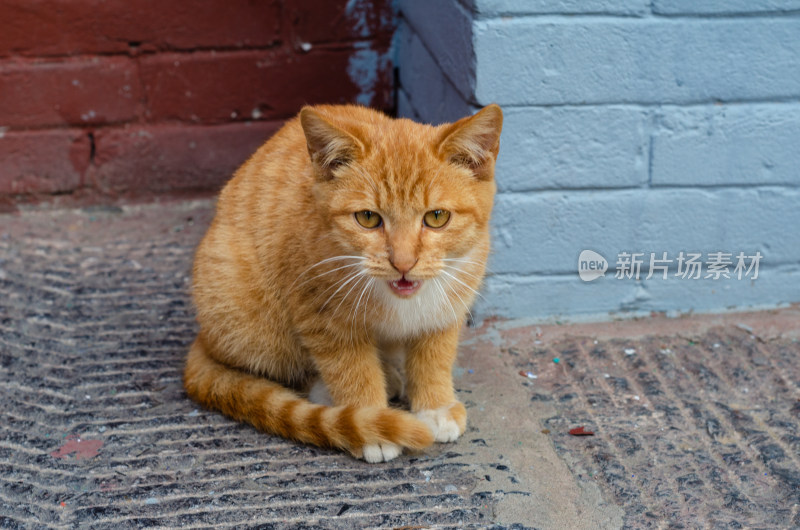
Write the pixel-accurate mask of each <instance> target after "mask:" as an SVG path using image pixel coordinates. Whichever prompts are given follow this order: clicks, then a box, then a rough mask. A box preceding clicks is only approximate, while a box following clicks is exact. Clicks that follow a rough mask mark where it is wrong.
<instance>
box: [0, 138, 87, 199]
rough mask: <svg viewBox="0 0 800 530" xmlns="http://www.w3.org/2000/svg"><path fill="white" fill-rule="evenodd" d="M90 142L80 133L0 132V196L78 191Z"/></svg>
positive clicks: (85, 165) (85, 166)
mask: <svg viewBox="0 0 800 530" xmlns="http://www.w3.org/2000/svg"><path fill="white" fill-rule="evenodd" d="M90 155H91V142H90V141H89V136H88V135H87V134H86V133H85V132H83V131H79V130H74V129H59V130H52V131H21V132H17V131H6V132H3V131H2V130H0V195H6V194H8V195H17V194H20V195H21V194H44V193H63V192H69V191H72V190H74V189H77V188H78V187H80V185H81V182H82V178H83V175H84V173H85V172H86V169H87V167H88V166H89V158H90Z"/></svg>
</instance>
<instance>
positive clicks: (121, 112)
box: [0, 57, 141, 127]
mask: <svg viewBox="0 0 800 530" xmlns="http://www.w3.org/2000/svg"><path fill="white" fill-rule="evenodd" d="M140 97H141V88H140V85H139V80H138V76H137V73H136V65H135V64H134V62H133V60H131V59H128V58H125V57H94V58H88V59H87V58H80V59H65V60H59V61H37V60H23V59H11V60H5V61H0V116H2V120H3V125H4V126H11V127H41V126H48V125H50V126H52V125H56V126H57V125H64V124H68V125H91V124H99V123H114V122H121V121H127V120H131V119H133V118H134V117H135V116H136V113H137V108H138V104H139V98H140Z"/></svg>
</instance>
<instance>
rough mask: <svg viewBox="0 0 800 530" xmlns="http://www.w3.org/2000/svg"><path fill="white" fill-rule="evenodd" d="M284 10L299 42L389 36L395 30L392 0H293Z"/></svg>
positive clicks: (297, 42) (384, 37)
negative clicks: (322, 0)
mask: <svg viewBox="0 0 800 530" xmlns="http://www.w3.org/2000/svg"><path fill="white" fill-rule="evenodd" d="M284 12H285V20H286V21H287V25H288V27H289V28H290V31H291V35H292V37H291V39H292V42H293V43H295V44H299V43H312V44H317V43H329V42H340V41H347V40H352V39H366V38H375V37H378V38H381V39H383V40H388V39H389V38H390V37H391V34H392V33H393V32H394V13H393V12H392V5H391V1H389V0H375V1H367V0H355V1H354V0H329V1H325V2H320V1H319V0H292V1H291V2H286V4H285V7H284Z"/></svg>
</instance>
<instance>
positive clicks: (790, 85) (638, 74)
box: [474, 17, 800, 105]
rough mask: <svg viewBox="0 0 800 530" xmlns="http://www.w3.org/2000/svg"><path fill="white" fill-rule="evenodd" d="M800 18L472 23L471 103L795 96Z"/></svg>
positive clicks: (799, 80) (799, 90)
mask: <svg viewBox="0 0 800 530" xmlns="http://www.w3.org/2000/svg"><path fill="white" fill-rule="evenodd" d="M798 34H800V19H798V18H796V17H786V18H749V17H745V18H735V19H695V18H693V19H686V20H682V21H681V23H679V24H678V23H675V22H674V21H664V20H658V19H647V20H646V21H643V20H639V19H617V20H608V19H597V20H586V19H579V18H578V19H569V18H565V19H558V20H553V19H548V18H539V17H530V18H517V19H494V20H490V21H481V22H477V23H476V26H475V36H474V46H475V52H476V55H477V64H478V69H477V74H476V75H477V79H476V89H475V91H476V92H475V93H476V98H477V100H478V101H479V102H481V103H488V102H491V101H495V102H497V103H500V104H501V105H502V104H515V105H548V104H569V103H579V104H586V103H685V102H703V101H708V102H710V101H717V100H719V101H728V100H751V99H758V100H764V99H775V98H797V97H798V96H800V39H798V38H797V35H798Z"/></svg>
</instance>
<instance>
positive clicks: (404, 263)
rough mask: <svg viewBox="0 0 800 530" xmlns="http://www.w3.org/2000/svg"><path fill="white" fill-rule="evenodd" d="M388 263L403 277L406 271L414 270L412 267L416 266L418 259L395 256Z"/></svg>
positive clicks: (409, 256)
mask: <svg viewBox="0 0 800 530" xmlns="http://www.w3.org/2000/svg"><path fill="white" fill-rule="evenodd" d="M389 261H390V262H391V264H392V267H394V268H395V269H397V272H399V273H400V274H402V275H403V276H405V275H406V273H408V271H410V270H411V269H413V268H414V265H416V264H417V261H419V258H417V257H415V256H412V255H406V256H397V255H395V256H392V258H391V259H390V260H389Z"/></svg>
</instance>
